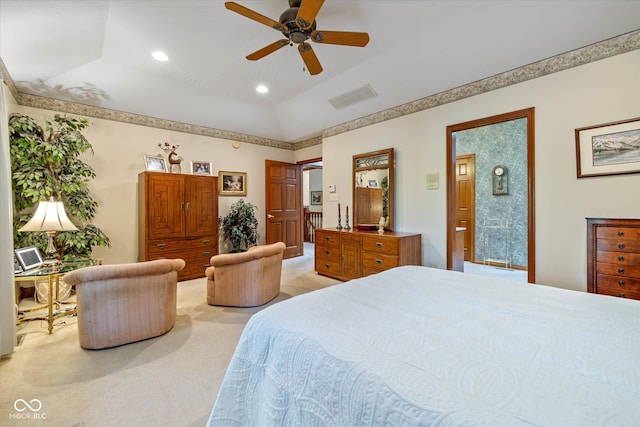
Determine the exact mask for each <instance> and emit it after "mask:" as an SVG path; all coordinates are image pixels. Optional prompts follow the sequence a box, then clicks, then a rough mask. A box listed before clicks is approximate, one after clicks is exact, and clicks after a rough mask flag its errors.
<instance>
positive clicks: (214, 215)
mask: <svg viewBox="0 0 640 427" xmlns="http://www.w3.org/2000/svg"><path fill="white" fill-rule="evenodd" d="M203 178H204V179H203ZM186 188H187V194H186V197H185V200H186V201H187V202H186V203H187V205H186V208H185V209H186V210H185V213H186V218H187V235H189V236H193V237H196V236H208V235H211V234H214V233H215V230H217V221H218V203H217V200H216V197H217V194H216V191H217V190H216V188H215V187H214V186H213V185H212V184H211V180H210V179H207V178H206V177H198V176H188V177H186Z"/></svg>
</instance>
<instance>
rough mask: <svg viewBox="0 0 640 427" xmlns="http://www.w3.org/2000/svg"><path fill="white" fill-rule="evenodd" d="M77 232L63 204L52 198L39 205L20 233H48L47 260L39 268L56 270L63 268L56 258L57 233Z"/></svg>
mask: <svg viewBox="0 0 640 427" xmlns="http://www.w3.org/2000/svg"><path fill="white" fill-rule="evenodd" d="M75 230H77V228H76V226H75V225H73V223H72V222H71V221H70V220H69V218H68V217H67V213H66V212H65V210H64V205H63V204H62V202H56V201H54V200H53V197H51V198H49V201H46V202H40V203H38V208H37V209H36V212H35V213H34V214H33V217H31V219H30V220H29V222H27V223H26V224H25V225H24V226H23V227H22V228H20V229H19V230H18V231H44V232H45V233H47V236H49V243H48V244H47V250H46V251H45V253H46V258H45V260H44V261H43V262H42V264H41V265H40V267H39V268H41V269H47V270H48V269H51V270H55V269H59V268H61V267H62V261H60V260H58V259H56V257H55V254H56V252H57V249H56V245H55V242H54V240H53V238H54V237H55V235H56V232H57V231H75Z"/></svg>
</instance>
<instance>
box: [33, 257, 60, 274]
mask: <svg viewBox="0 0 640 427" xmlns="http://www.w3.org/2000/svg"><path fill="white" fill-rule="evenodd" d="M63 266H64V264H63V263H62V261H60V260H59V259H56V258H47V259H45V260H44V261H42V264H40V265H39V266H38V269H39V270H40V271H43V272H46V273H54V272H56V271H60V270H62V267H63Z"/></svg>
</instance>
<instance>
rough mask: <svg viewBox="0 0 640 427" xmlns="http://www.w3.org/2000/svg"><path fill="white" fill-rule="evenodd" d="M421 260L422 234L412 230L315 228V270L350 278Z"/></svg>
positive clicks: (319, 272) (345, 278)
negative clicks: (385, 231)
mask: <svg viewBox="0 0 640 427" xmlns="http://www.w3.org/2000/svg"><path fill="white" fill-rule="evenodd" d="M421 264H422V236H421V235H420V234H415V233H394V232H387V233H384V234H378V233H377V232H375V231H374V232H362V231H344V230H343V231H339V230H331V229H317V230H316V235H315V269H316V271H317V272H318V274H321V275H323V276H329V277H333V278H334V279H338V280H350V279H356V278H358V277H364V276H368V275H370V274H374V273H379V272H381V271H384V270H388V269H390V268H393V267H398V266H400V265H421Z"/></svg>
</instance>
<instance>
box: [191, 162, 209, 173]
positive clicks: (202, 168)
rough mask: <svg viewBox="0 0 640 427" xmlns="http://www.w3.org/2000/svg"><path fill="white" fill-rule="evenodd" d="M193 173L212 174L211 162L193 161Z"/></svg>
mask: <svg viewBox="0 0 640 427" xmlns="http://www.w3.org/2000/svg"><path fill="white" fill-rule="evenodd" d="M191 173H192V174H193V175H211V162H198V161H192V162H191Z"/></svg>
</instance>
